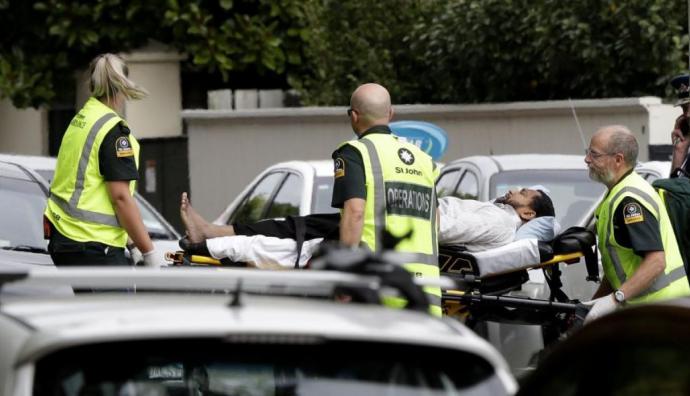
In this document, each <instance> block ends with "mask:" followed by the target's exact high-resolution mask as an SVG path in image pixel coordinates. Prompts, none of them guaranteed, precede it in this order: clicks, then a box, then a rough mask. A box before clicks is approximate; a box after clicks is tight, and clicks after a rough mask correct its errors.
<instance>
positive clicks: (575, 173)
mask: <svg viewBox="0 0 690 396" xmlns="http://www.w3.org/2000/svg"><path fill="white" fill-rule="evenodd" d="M535 185H541V186H543V187H545V188H546V189H547V190H548V194H549V197H551V200H552V201H553V206H554V209H555V210H556V219H557V220H558V222H559V223H560V224H561V227H562V228H563V229H565V228H568V227H570V226H573V225H576V224H577V223H578V222H579V221H580V220H581V219H582V218H583V217H584V216H585V214H587V212H588V210H589V209H591V207H592V206H593V205H594V204H595V202H596V201H597V200H598V199H599V198H600V197H601V195H602V194H603V193H604V190H605V187H604V185H602V184H601V183H597V182H594V181H592V180H591V179H589V175H588V173H587V170H586V169H582V170H564V169H553V170H551V169H549V170H517V171H505V172H500V173H497V174H495V175H494V176H492V177H491V180H490V187H489V188H490V190H489V197H490V198H491V199H493V198H495V197H497V196H500V195H503V194H505V193H506V192H507V191H508V190H510V189H514V188H524V187H531V186H535Z"/></svg>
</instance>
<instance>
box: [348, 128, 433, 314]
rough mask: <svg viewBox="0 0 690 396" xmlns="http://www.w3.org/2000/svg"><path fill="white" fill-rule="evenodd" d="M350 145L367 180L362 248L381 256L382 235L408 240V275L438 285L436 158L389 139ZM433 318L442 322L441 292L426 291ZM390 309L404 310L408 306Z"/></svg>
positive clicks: (404, 246) (404, 245) (402, 246)
mask: <svg viewBox="0 0 690 396" xmlns="http://www.w3.org/2000/svg"><path fill="white" fill-rule="evenodd" d="M343 144H349V145H351V146H352V147H354V148H355V149H357V151H358V152H359V153H360V155H361V156H362V160H363V164H364V174H365V178H366V192H367V199H366V206H365V212H364V226H363V229H362V242H363V243H365V244H366V245H367V246H368V247H369V248H370V249H371V250H372V251H380V250H381V249H382V246H381V236H382V234H381V231H382V230H384V229H386V230H388V231H389V232H391V233H392V234H393V235H398V236H402V235H404V234H406V233H407V232H408V231H409V230H412V235H411V236H410V237H409V238H407V239H404V240H403V241H401V242H400V243H399V244H398V245H397V246H396V248H395V250H396V251H397V252H404V253H409V258H410V261H409V262H408V263H407V264H405V269H407V270H408V271H409V272H411V273H412V274H414V276H417V277H425V278H436V279H438V278H439V276H440V274H439V267H438V240H437V235H436V194H435V189H434V181H435V180H436V176H437V170H436V167H435V164H434V162H433V160H432V159H431V157H429V155H427V154H426V153H424V152H423V151H422V150H420V149H419V148H418V147H417V146H415V145H413V144H409V143H406V142H403V141H400V140H398V138H397V137H395V136H393V135H390V134H386V133H372V134H368V135H366V136H364V137H362V138H361V139H359V140H352V141H349V142H345V143H343ZM424 291H425V292H426V294H427V296H428V298H429V302H430V311H431V313H433V314H435V315H438V316H441V289H440V288H438V287H425V288H424ZM386 304H387V305H404V304H405V302H404V300H399V301H398V302H393V300H387V301H386Z"/></svg>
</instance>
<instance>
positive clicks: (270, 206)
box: [214, 160, 337, 224]
mask: <svg viewBox="0 0 690 396" xmlns="http://www.w3.org/2000/svg"><path fill="white" fill-rule="evenodd" d="M332 195H333V161H327V160H321V161H289V162H281V163H278V164H275V165H272V166H270V167H268V168H266V170H264V171H263V172H261V173H260V174H259V175H258V176H257V177H256V178H254V180H253V181H252V182H251V183H249V185H248V186H247V187H246V188H245V189H244V191H242V192H241V193H240V195H238V196H237V197H236V198H235V199H234V200H233V201H232V202H231V203H230V204H229V205H228V206H227V208H226V209H225V210H224V211H223V213H221V214H220V216H218V218H217V219H215V220H214V223H216V224H232V223H245V224H246V223H254V222H257V221H259V220H262V219H271V218H281V217H285V216H288V215H300V216H305V215H308V214H311V213H334V212H336V211H337V210H336V209H334V208H332V207H331V196H332Z"/></svg>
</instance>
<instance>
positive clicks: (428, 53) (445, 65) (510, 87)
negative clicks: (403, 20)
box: [411, 0, 687, 102]
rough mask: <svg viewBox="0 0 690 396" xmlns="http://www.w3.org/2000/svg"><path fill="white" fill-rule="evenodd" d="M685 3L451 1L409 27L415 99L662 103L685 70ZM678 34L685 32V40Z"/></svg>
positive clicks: (654, 0) (665, 0)
mask: <svg viewBox="0 0 690 396" xmlns="http://www.w3.org/2000/svg"><path fill="white" fill-rule="evenodd" d="M683 4H686V2H678V1H673V0H619V1H611V0H609V1H602V0H578V1H569V2H563V1H560V0H482V1H472V0H456V1H452V2H448V3H447V4H446V5H444V6H443V7H439V9H438V10H437V12H436V13H435V15H434V17H433V18H432V19H431V20H430V21H428V22H427V23H425V24H420V25H417V26H416V27H415V29H414V32H413V33H412V35H411V37H414V40H413V42H412V45H411V49H412V51H414V52H418V53H419V54H420V55H421V56H420V57H419V59H420V60H421V61H422V62H423V63H422V65H421V66H420V67H421V69H422V70H426V72H425V73H424V74H420V76H421V77H422V80H421V81H420V89H421V90H420V99H421V100H423V101H429V102H480V101H506V100H537V99H557V98H567V97H574V98H600V97H621V96H640V95H660V96H663V95H664V92H665V89H666V87H667V82H668V78H669V77H670V76H672V75H674V74H677V73H679V72H681V71H683V70H686V69H687V58H686V57H685V55H684V54H686V53H687V52H686V51H687V36H683V33H684V29H687V28H686V27H685V24H686V23H687V19H686V18H687V9H686V8H683V7H682V6H683ZM686 31H687V30H685V32H686Z"/></svg>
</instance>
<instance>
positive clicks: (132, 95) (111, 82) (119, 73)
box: [89, 54, 148, 100]
mask: <svg viewBox="0 0 690 396" xmlns="http://www.w3.org/2000/svg"><path fill="white" fill-rule="evenodd" d="M128 74H129V69H127V65H126V64H125V61H124V60H122V58H120V57H119V56H117V55H115V54H101V55H98V56H97V57H95V58H94V59H93V60H92V61H91V64H90V65H89V90H90V91H91V95H93V96H94V97H96V98H97V99H106V100H111V99H113V98H114V97H115V96H116V95H117V94H120V93H121V94H122V95H124V97H125V98H127V99H128V100H132V99H142V98H144V97H146V96H147V95H148V92H147V91H146V90H145V89H144V88H142V87H140V86H138V85H137V84H135V83H134V81H132V80H130V79H129V78H128Z"/></svg>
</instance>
